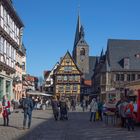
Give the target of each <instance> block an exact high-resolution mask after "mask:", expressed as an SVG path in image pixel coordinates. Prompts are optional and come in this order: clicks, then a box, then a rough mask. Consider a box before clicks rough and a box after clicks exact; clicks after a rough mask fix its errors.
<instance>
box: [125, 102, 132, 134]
mask: <svg viewBox="0 0 140 140" xmlns="http://www.w3.org/2000/svg"><path fill="white" fill-rule="evenodd" d="M125 114H126V119H127V128H128V131H130V129H132V130H134V120H133V119H134V118H133V117H134V106H133V102H132V101H131V102H130V103H128V105H127V106H126V109H125Z"/></svg>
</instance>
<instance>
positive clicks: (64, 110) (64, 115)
mask: <svg viewBox="0 0 140 140" xmlns="http://www.w3.org/2000/svg"><path fill="white" fill-rule="evenodd" d="M60 120H68V107H67V104H66V102H65V101H60Z"/></svg>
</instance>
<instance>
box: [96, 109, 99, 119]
mask: <svg viewBox="0 0 140 140" xmlns="http://www.w3.org/2000/svg"><path fill="white" fill-rule="evenodd" d="M96 120H99V112H98V111H97V112H96Z"/></svg>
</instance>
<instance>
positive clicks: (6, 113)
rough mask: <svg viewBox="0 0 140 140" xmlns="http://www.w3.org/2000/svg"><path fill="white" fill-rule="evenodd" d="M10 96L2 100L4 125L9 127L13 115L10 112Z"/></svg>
mask: <svg viewBox="0 0 140 140" xmlns="http://www.w3.org/2000/svg"><path fill="white" fill-rule="evenodd" d="M7 96H8V95H4V96H3V99H2V106H3V113H2V116H3V122H4V123H3V125H4V126H8V125H9V115H10V114H11V112H10V101H9V100H8V97H7Z"/></svg>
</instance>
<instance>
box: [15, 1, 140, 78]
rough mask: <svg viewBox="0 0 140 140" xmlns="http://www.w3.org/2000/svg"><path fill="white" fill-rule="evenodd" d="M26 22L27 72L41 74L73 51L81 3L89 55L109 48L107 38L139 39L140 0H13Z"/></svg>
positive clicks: (82, 20) (82, 21) (81, 15)
mask: <svg viewBox="0 0 140 140" xmlns="http://www.w3.org/2000/svg"><path fill="white" fill-rule="evenodd" d="M13 3H14V7H15V9H16V11H17V12H18V14H19V16H20V17H21V19H22V20H23V22H24V25H25V29H24V38H23V40H24V44H25V46H26V48H27V72H28V73H29V74H31V75H35V76H41V75H43V71H44V70H51V69H52V67H53V66H54V65H55V63H56V62H57V61H59V59H60V57H62V56H64V55H65V53H66V51H67V50H69V51H70V52H72V48H73V42H74V35H75V30H76V23H77V16H78V5H80V17H81V23H82V24H83V26H84V29H85V39H86V41H87V43H88V44H89V46H90V55H99V54H100V52H101V50H102V48H103V49H104V50H106V46H107V39H109V38H113V39H134V40H139V39H140V8H139V6H140V1H139V0H13Z"/></svg>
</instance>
